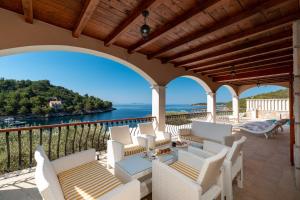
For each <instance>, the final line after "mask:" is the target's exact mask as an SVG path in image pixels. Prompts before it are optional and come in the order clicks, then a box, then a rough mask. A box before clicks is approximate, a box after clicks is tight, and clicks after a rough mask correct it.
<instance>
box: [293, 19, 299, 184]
mask: <svg viewBox="0 0 300 200" xmlns="http://www.w3.org/2000/svg"><path fill="white" fill-rule="evenodd" d="M293 61H294V66H293V73H294V83H293V86H294V116H295V145H294V158H295V176H296V185H297V188H298V189H300V96H299V94H300V87H299V85H300V20H297V21H294V22H293Z"/></svg>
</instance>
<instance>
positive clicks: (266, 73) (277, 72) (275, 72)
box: [213, 68, 293, 83]
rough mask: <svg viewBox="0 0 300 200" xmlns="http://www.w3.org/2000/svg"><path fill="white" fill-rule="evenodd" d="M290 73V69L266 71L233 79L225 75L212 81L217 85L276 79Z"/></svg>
mask: <svg viewBox="0 0 300 200" xmlns="http://www.w3.org/2000/svg"><path fill="white" fill-rule="evenodd" d="M292 71H293V69H292V68H278V69H266V70H261V71H258V72H251V73H241V74H239V75H237V76H235V77H232V76H230V75H229V76H228V75H227V76H222V77H218V78H213V81H214V82H218V83H224V82H232V81H239V80H251V79H257V78H266V77H276V76H281V75H286V74H290V73H291V72H292Z"/></svg>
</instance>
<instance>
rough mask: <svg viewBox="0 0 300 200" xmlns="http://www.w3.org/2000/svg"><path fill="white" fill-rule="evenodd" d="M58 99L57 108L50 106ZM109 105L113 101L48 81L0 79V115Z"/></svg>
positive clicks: (69, 111)
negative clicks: (82, 93) (51, 102)
mask: <svg viewBox="0 0 300 200" xmlns="http://www.w3.org/2000/svg"><path fill="white" fill-rule="evenodd" d="M53 99H56V100H59V101H61V103H62V104H61V105H60V107H59V109H54V108H51V107H50V106H49V101H50V100H53ZM110 108H112V103H111V102H109V101H103V100H101V99H99V98H97V97H94V96H88V95H84V96H82V95H80V94H78V93H76V92H73V91H72V90H68V89H66V88H64V87H60V86H54V85H51V84H50V82H49V81H48V80H40V81H30V80H20V81H18V80H8V79H3V78H2V79H0V115H2V116H6V115H22V116H24V115H47V114H55V113H67V114H80V113H87V112H92V111H95V110H107V109H110Z"/></svg>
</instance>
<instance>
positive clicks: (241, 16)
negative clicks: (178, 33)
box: [150, 0, 283, 58]
mask: <svg viewBox="0 0 300 200" xmlns="http://www.w3.org/2000/svg"><path fill="white" fill-rule="evenodd" d="M281 3H283V1H282V0H274V1H272V0H268V1H265V2H264V3H261V4H259V5H256V6H253V7H252V8H248V9H246V10H244V11H242V12H239V13H237V14H236V15H234V16H230V17H228V18H227V19H224V20H220V21H219V22H217V23H216V24H214V25H213V26H211V27H208V28H205V29H201V30H200V31H196V32H193V33H191V34H190V35H188V36H186V37H184V38H181V39H179V40H177V41H175V42H172V43H171V44H169V45H167V46H165V47H164V48H162V49H161V50H159V51H157V52H155V53H154V54H152V55H151V56H150V58H152V57H157V56H158V55H160V54H162V53H165V52H167V51H170V50H172V49H175V48H178V47H180V46H182V45H184V44H186V43H189V42H191V41H193V40H196V39H199V38H201V37H203V36H206V35H209V34H211V33H213V32H215V31H218V30H220V29H223V28H226V27H229V26H231V25H233V24H237V23H238V22H240V21H242V20H245V19H247V18H249V17H252V16H254V15H256V14H258V13H259V12H261V11H263V10H265V9H267V8H270V7H273V6H275V5H277V4H281Z"/></svg>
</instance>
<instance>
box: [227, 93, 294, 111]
mask: <svg viewBox="0 0 300 200" xmlns="http://www.w3.org/2000/svg"><path fill="white" fill-rule="evenodd" d="M286 98H289V91H288V89H283V90H277V91H274V92H268V93H263V94H258V95H254V96H251V97H246V98H241V99H240V101H239V106H240V109H245V108H246V99H286ZM226 106H227V107H228V108H231V107H232V102H231V101H230V102H228V103H227V104H226Z"/></svg>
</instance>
